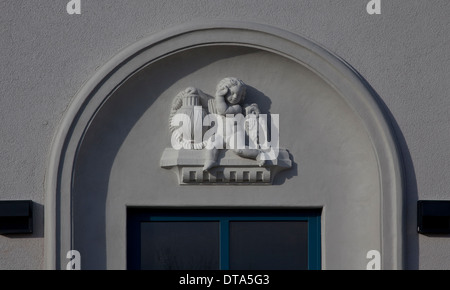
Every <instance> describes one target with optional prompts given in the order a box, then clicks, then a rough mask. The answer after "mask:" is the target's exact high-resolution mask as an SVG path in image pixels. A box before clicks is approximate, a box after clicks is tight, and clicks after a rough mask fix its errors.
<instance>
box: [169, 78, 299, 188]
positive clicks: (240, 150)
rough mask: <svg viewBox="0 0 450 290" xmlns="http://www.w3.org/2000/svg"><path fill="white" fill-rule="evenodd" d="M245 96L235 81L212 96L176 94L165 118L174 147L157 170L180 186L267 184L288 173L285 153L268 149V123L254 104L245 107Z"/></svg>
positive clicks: (224, 83) (227, 80)
mask: <svg viewBox="0 0 450 290" xmlns="http://www.w3.org/2000/svg"><path fill="white" fill-rule="evenodd" d="M246 94H247V86H246V84H245V83H244V82H243V81H241V80H239V79H237V78H235V77H227V78H224V79H222V80H221V81H220V82H219V83H218V85H217V87H216V92H215V94H214V97H212V96H210V95H208V94H206V93H204V92H203V91H201V90H200V89H197V88H194V87H188V88H186V89H185V90H183V91H181V92H180V93H179V94H177V95H176V96H175V98H174V100H173V102H172V107H171V110H170V115H169V130H170V133H171V143H172V148H166V150H165V151H164V153H163V156H162V158H161V167H163V168H171V169H174V170H175V172H176V173H177V174H178V177H179V183H180V184H258V183H262V184H271V183H272V181H273V177H274V176H275V175H276V174H277V173H278V172H279V171H282V170H285V169H289V168H291V166H292V162H291V160H290V158H289V153H288V152H287V151H286V150H284V149H279V148H278V144H271V146H270V147H268V146H267V138H268V135H269V131H268V128H267V123H263V124H261V120H262V119H264V121H267V118H260V116H261V117H262V116H263V115H261V111H260V109H259V106H258V104H257V103H252V104H247V103H245V98H246ZM264 116H265V115H264ZM276 120H278V119H276ZM272 121H273V120H272ZM277 125H278V124H276V125H275V126H272V128H277ZM261 136H263V137H264V138H263V139H265V140H266V142H264V143H265V144H266V146H262V145H261V144H260V139H261ZM274 139H276V140H278V137H276V138H274V136H272V141H273V140H274ZM273 145H276V146H277V147H275V148H274V146H273ZM274 149H275V150H274Z"/></svg>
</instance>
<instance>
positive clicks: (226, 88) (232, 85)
mask: <svg viewBox="0 0 450 290" xmlns="http://www.w3.org/2000/svg"><path fill="white" fill-rule="evenodd" d="M245 94H246V85H245V84H244V82H243V81H241V80H239V79H237V78H233V77H230V78H224V79H223V80H221V81H220V82H219V84H218V85H217V92H216V95H219V96H223V97H224V98H225V100H226V101H227V102H228V103H230V104H231V105H236V104H239V103H241V102H243V101H244V99H245Z"/></svg>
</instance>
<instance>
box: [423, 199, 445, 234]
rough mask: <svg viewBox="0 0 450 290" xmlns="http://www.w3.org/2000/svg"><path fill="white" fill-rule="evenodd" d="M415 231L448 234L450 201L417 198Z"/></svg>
mask: <svg viewBox="0 0 450 290" xmlns="http://www.w3.org/2000/svg"><path fill="white" fill-rule="evenodd" d="M417 231H418V232H419V233H420V234H430V235H432V234H450V201H440V200H439V201H438V200H419V201H418V202H417Z"/></svg>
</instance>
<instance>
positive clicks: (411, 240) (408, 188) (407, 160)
mask: <svg viewBox="0 0 450 290" xmlns="http://www.w3.org/2000/svg"><path fill="white" fill-rule="evenodd" d="M346 64H347V65H348V66H349V67H351V68H352V69H353V70H354V71H355V72H356V74H358V76H359V77H360V78H361V81H362V82H363V83H364V85H365V86H366V87H367V88H368V89H369V90H370V91H371V93H372V95H373V96H375V100H376V101H377V103H378V105H379V106H380V108H381V110H382V112H383V114H384V115H385V118H386V120H388V121H390V124H391V128H392V130H393V131H394V132H393V133H394V136H395V138H396V140H395V141H396V143H397V146H398V150H399V153H400V156H401V158H402V160H401V161H402V162H401V164H402V165H403V168H402V170H403V180H404V184H403V186H404V189H403V190H404V194H403V197H402V198H403V221H402V222H403V227H404V231H403V256H404V267H405V269H406V270H418V269H419V235H418V233H417V222H416V221H417V201H418V199H419V195H418V191H417V180H416V173H415V170H414V163H413V161H412V158H411V153H410V151H409V147H408V144H407V142H406V139H405V136H404V135H403V133H402V130H401V129H400V127H399V125H398V123H397V121H396V120H395V117H394V116H393V114H392V113H391V111H390V110H389V108H388V107H387V105H386V104H385V103H384V101H383V100H382V98H381V97H380V96H379V95H378V93H377V92H376V91H375V90H374V89H373V87H372V86H371V85H370V84H369V83H368V82H367V80H366V79H365V78H364V77H363V76H361V75H360V74H359V73H358V72H357V71H356V70H355V69H354V68H353V67H352V66H350V65H349V64H348V63H346Z"/></svg>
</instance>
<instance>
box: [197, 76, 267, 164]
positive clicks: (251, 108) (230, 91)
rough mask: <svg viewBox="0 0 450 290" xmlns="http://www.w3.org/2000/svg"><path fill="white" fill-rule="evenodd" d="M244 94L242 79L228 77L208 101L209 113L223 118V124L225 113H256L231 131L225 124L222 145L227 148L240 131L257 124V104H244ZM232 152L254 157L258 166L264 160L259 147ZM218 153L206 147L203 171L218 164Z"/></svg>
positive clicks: (216, 150) (244, 156)
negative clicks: (242, 124)
mask: <svg viewBox="0 0 450 290" xmlns="http://www.w3.org/2000/svg"><path fill="white" fill-rule="evenodd" d="M245 96H246V85H245V84H244V82H243V81H241V80H239V79H237V78H234V77H228V78H225V79H223V80H221V81H220V82H219V84H218V85H217V88H216V94H215V97H214V98H213V99H210V100H209V101H208V111H209V113H210V114H217V115H218V116H220V117H221V118H222V120H223V124H225V117H226V116H227V115H236V114H242V115H244V116H250V115H256V118H251V119H250V120H248V121H247V122H246V123H245V124H246V125H245V127H244V128H243V127H241V126H237V128H236V131H235V132H233V128H228V126H225V128H226V129H225V136H224V137H225V138H223V141H224V143H225V144H224V145H225V146H227V147H228V148H233V147H232V146H231V144H230V142H234V140H235V138H233V136H237V135H239V134H241V133H243V132H242V131H243V130H245V131H246V132H245V134H247V135H248V132H249V131H251V130H249V129H251V128H252V127H253V126H257V122H256V120H257V118H258V116H259V114H260V110H259V107H258V105H257V104H251V105H246V104H244V100H245ZM219 134H220V132H219ZM232 150H233V152H234V153H236V154H237V155H238V156H240V157H243V158H249V159H254V160H257V161H258V164H259V166H263V165H264V163H265V161H264V159H263V158H261V153H262V151H261V150H260V149H250V148H248V146H247V147H245V148H235V149H232ZM218 153H219V149H217V148H215V147H214V148H213V149H207V150H206V155H205V164H204V167H203V170H204V171H208V170H210V169H212V168H214V167H216V166H218V165H219V164H218V160H217V159H218Z"/></svg>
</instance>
